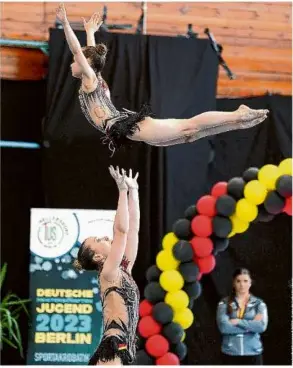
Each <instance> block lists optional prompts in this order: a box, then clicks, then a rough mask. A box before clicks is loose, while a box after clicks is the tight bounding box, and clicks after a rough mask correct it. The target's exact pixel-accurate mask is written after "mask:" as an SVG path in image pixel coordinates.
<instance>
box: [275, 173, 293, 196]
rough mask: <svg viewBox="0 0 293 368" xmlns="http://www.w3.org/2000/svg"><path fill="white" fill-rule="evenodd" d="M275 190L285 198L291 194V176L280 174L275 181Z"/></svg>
mask: <svg viewBox="0 0 293 368" xmlns="http://www.w3.org/2000/svg"><path fill="white" fill-rule="evenodd" d="M276 190H277V192H278V194H280V195H281V196H282V197H284V198H287V197H291V196H292V176H291V175H282V176H280V177H279V179H278V180H277V182H276Z"/></svg>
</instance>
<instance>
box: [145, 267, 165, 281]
mask: <svg viewBox="0 0 293 368" xmlns="http://www.w3.org/2000/svg"><path fill="white" fill-rule="evenodd" d="M161 273H162V272H161V270H160V269H159V268H158V267H157V266H156V265H153V266H151V267H149V268H148V269H147V272H146V279H147V280H148V282H152V281H158V280H159V278H160V275H161Z"/></svg>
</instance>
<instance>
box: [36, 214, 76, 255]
mask: <svg viewBox="0 0 293 368" xmlns="http://www.w3.org/2000/svg"><path fill="white" fill-rule="evenodd" d="M32 230H34V231H33V234H34V235H33V234H32V235H33V238H34V239H32V240H34V241H32V242H31V250H32V252H34V253H35V254H36V255H38V256H40V257H44V258H55V257H60V256H62V255H64V254H66V253H67V252H68V251H69V250H70V249H71V248H72V247H73V246H74V244H75V243H76V241H77V238H78V222H77V218H76V217H75V216H74V215H73V214H70V215H67V216H62V215H61V216H57V215H56V216H42V217H41V218H39V219H38V220H37V221H35V227H34V229H32Z"/></svg>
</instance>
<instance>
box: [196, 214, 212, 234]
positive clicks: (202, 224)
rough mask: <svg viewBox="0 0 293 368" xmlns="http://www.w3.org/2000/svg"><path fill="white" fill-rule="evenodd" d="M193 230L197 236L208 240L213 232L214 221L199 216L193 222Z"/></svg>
mask: <svg viewBox="0 0 293 368" xmlns="http://www.w3.org/2000/svg"><path fill="white" fill-rule="evenodd" d="M191 229H192V231H193V233H194V234H195V235H197V236H201V237H203V238H206V237H208V236H210V235H211V234H212V232H213V226H212V219H211V218H210V217H208V216H205V215H198V216H195V217H194V218H193V220H192V221H191Z"/></svg>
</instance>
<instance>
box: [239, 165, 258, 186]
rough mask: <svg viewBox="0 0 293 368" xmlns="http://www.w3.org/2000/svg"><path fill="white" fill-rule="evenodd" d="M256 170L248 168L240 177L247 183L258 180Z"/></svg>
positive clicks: (255, 168)
mask: <svg viewBox="0 0 293 368" xmlns="http://www.w3.org/2000/svg"><path fill="white" fill-rule="evenodd" d="M258 171H259V170H258V168H257V167H250V168H249V169H247V170H245V171H244V173H243V175H242V177H243V179H244V180H245V181H246V183H248V182H249V181H251V180H257V179H258Z"/></svg>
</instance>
